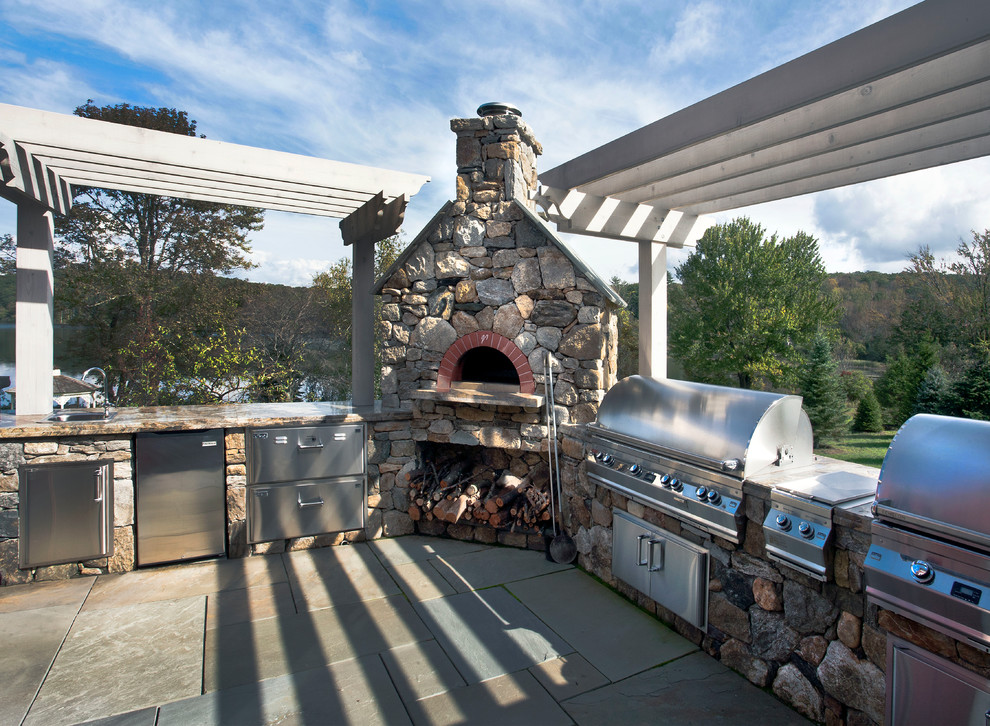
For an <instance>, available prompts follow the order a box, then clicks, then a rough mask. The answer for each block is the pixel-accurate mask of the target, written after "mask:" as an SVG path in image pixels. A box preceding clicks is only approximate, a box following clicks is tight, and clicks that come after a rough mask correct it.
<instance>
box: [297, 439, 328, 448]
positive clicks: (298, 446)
mask: <svg viewBox="0 0 990 726" xmlns="http://www.w3.org/2000/svg"><path fill="white" fill-rule="evenodd" d="M296 448H298V449H299V450H302V449H322V448H323V442H322V441H319V442H317V443H315V444H296Z"/></svg>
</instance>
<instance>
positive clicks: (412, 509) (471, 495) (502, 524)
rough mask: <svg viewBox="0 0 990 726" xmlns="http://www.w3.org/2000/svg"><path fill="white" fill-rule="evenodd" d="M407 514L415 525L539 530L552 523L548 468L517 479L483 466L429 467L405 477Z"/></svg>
mask: <svg viewBox="0 0 990 726" xmlns="http://www.w3.org/2000/svg"><path fill="white" fill-rule="evenodd" d="M406 479H407V481H408V483H409V498H410V504H409V516H410V518H411V519H412V520H413V521H414V522H418V521H420V520H427V521H429V520H432V519H439V520H440V521H443V522H447V523H449V524H457V523H462V524H473V525H480V524H487V525H488V526H490V527H495V528H496V529H508V530H511V531H513V532H519V531H526V532H538V531H539V530H540V528H542V527H543V526H545V523H547V522H549V521H550V516H551V512H550V499H549V497H548V496H547V495H546V491H547V482H548V472H547V468H546V466H545V465H544V466H542V467H536V468H534V469H531V470H530V472H529V473H528V474H526V476H523V477H518V476H515V475H513V474H511V473H509V472H508V471H507V470H498V469H493V468H491V467H488V466H486V465H485V464H483V463H480V462H470V461H464V460H453V461H451V462H448V463H446V464H440V465H436V464H434V463H426V464H425V465H424V466H423V468H420V469H415V470H413V471H411V472H409V473H407V474H406Z"/></svg>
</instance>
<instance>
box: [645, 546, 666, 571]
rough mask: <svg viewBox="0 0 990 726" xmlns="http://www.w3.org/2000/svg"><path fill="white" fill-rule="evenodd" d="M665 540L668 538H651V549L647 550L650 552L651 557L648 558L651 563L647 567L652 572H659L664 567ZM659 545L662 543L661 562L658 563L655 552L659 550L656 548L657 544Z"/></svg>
mask: <svg viewBox="0 0 990 726" xmlns="http://www.w3.org/2000/svg"><path fill="white" fill-rule="evenodd" d="M665 542H666V540H662V539H651V540H650V545H649V549H648V550H647V552H648V553H649V557H648V558H647V559H648V560H649V565H648V567H647V569H648V570H649V571H650V572H659V571H660V570H662V569H663V553H664V543H665ZM657 545H660V561H659V563H657V558H656V556H655V554H654V553H655V552H656V551H657V550H656V546H657Z"/></svg>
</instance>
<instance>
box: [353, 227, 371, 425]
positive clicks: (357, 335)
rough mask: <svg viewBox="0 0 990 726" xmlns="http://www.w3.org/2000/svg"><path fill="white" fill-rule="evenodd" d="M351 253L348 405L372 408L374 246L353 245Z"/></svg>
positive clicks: (364, 244)
mask: <svg viewBox="0 0 990 726" xmlns="http://www.w3.org/2000/svg"><path fill="white" fill-rule="evenodd" d="M352 249H353V250H354V258H353V259H354V264H353V270H352V273H351V294H352V295H353V298H354V299H353V301H352V304H351V311H352V317H351V402H352V403H353V404H354V405H355V406H371V405H373V404H374V403H375V378H374V374H375V365H374V364H375V340H374V337H373V336H374V324H375V315H374V313H375V296H374V294H373V293H372V288H373V287H374V285H375V243H374V242H364V243H355V244H354V245H352Z"/></svg>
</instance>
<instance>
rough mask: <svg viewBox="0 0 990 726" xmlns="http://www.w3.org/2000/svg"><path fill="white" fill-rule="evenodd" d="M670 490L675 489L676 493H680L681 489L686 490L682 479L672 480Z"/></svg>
mask: <svg viewBox="0 0 990 726" xmlns="http://www.w3.org/2000/svg"><path fill="white" fill-rule="evenodd" d="M670 488H671V489H673V490H674V491H675V492H679V491H680V490H681V489H683V488H684V485H683V484H681V480H680V479H671V480H670Z"/></svg>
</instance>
